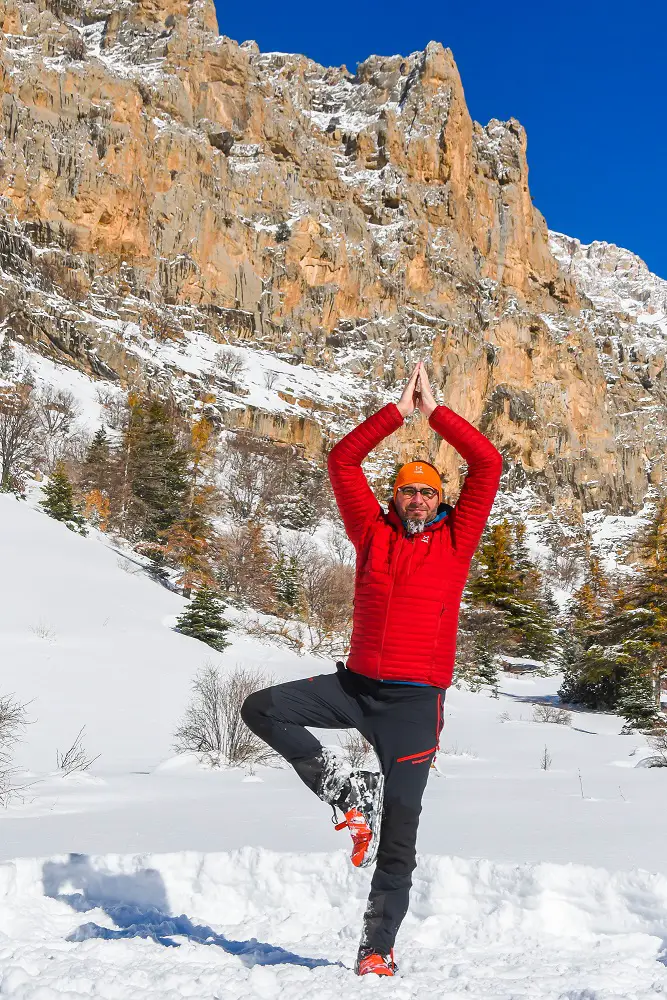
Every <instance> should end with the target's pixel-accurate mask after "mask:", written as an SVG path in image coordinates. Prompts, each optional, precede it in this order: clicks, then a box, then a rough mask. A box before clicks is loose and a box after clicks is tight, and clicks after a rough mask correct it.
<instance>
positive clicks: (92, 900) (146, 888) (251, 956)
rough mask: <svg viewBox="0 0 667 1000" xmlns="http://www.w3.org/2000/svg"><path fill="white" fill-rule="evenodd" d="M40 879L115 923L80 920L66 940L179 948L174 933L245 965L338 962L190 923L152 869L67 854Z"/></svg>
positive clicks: (80, 909) (50, 890)
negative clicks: (110, 867)
mask: <svg viewBox="0 0 667 1000" xmlns="http://www.w3.org/2000/svg"><path fill="white" fill-rule="evenodd" d="M42 883H43V885H44V895H45V896H49V897H50V898H51V899H57V900H59V901H60V902H62V903H67V904H68V905H69V906H71V907H72V909H73V910H75V911H76V912H77V913H87V912H88V911H89V910H96V909H100V910H103V911H104V913H106V914H107V916H108V917H110V918H111V919H112V920H113V922H114V924H115V925H116V927H115V928H110V927H102V926H101V925H100V924H96V923H93V922H91V923H86V924H81V926H80V927H77V929H76V930H75V931H74V932H73V933H72V934H70V935H69V937H68V938H67V940H68V941H87V940H89V939H91V938H102V939H103V940H110V941H115V940H118V939H119V938H135V937H140V938H150V940H152V941H155V943H156V944H160V945H163V946H164V947H165V948H178V947H180V942H178V941H175V940H174V938H175V937H184V938H186V939H187V940H188V941H194V942H195V943H197V944H206V945H215V946H216V947H217V948H222V950H223V951H225V952H227V953H228V954H229V955H236V956H238V958H240V960H241V961H242V962H243V964H244V965H246V966H248V967H251V966H253V965H282V964H287V965H303V966H305V967H306V968H308V969H314V968H316V967H317V966H320V965H340V963H339V962H329V961H328V960H327V959H325V958H303V957H302V956H300V955H295V954H294V953H293V952H291V951H286V950H285V949H284V948H280V947H278V946H277V945H272V944H266V943H263V942H261V941H257V939H256V938H250V939H249V940H248V941H232V940H230V939H229V938H227V937H225V936H224V935H223V934H218V933H217V932H216V931H214V930H213V929H212V928H211V927H207V926H205V925H202V924H195V923H193V922H192V920H190V918H189V917H186V916H185V914H181V915H180V916H172V915H170V913H169V904H168V900H167V892H166V889H165V885H164V882H163V881H162V876H161V875H160V873H159V872H158V871H156V870H155V869H152V868H145V869H144V870H143V871H138V872H134V873H133V874H122V873H118V874H110V873H108V872H101V871H96V870H95V869H94V868H93V866H92V865H91V863H90V858H89V857H88V856H87V855H85V854H70V855H69V858H68V860H67V861H46V862H45V863H44V867H43V869H42ZM62 889H65V891H64V892H62V891H61V890H62Z"/></svg>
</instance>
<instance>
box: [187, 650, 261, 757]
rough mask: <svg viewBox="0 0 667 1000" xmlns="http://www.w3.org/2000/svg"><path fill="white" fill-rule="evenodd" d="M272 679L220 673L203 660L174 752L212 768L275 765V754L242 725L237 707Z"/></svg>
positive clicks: (249, 672)
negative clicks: (191, 755) (195, 756)
mask: <svg viewBox="0 0 667 1000" xmlns="http://www.w3.org/2000/svg"><path fill="white" fill-rule="evenodd" d="M272 683H273V678H272V677H270V676H268V675H267V674H264V673H263V672H262V671H261V670H253V669H251V668H248V667H241V666H237V667H235V668H234V669H233V670H232V671H230V672H229V673H225V674H221V673H220V671H219V670H218V669H217V667H215V666H213V664H212V663H211V662H210V661H207V662H206V664H205V665H204V667H203V668H202V669H201V670H200V671H199V673H198V674H197V676H196V677H195V679H194V681H193V683H192V700H191V701H190V704H189V705H188V707H187V708H186V710H185V715H184V716H183V719H182V721H181V723H180V725H179V727H178V729H177V730H176V732H175V734H174V750H175V751H176V753H197V754H200V755H201V756H202V757H203V758H205V759H206V760H207V761H208V762H209V764H211V765H212V766H214V767H220V766H223V765H224V766H227V767H238V766H239V765H254V764H272V763H277V760H278V755H277V754H276V752H275V750H272V749H271V747H269V746H267V745H266V743H264V741H263V740H261V739H260V738H259V736H256V735H255V734H254V733H253V732H251V730H250V729H248V727H247V726H246V724H245V722H244V721H243V719H242V718H241V707H242V705H243V702H244V701H245V700H246V698H247V697H248V695H250V694H252V693H253V691H259V690H260V689H261V688H264V687H268V686H269V685H271V684H272Z"/></svg>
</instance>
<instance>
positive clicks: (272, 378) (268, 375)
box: [264, 371, 280, 389]
mask: <svg viewBox="0 0 667 1000" xmlns="http://www.w3.org/2000/svg"><path fill="white" fill-rule="evenodd" d="M279 377H280V375H279V373H278V372H270V371H266V372H264V388H265V389H273V387H274V385H275V384H276V382H277V381H278V379H279Z"/></svg>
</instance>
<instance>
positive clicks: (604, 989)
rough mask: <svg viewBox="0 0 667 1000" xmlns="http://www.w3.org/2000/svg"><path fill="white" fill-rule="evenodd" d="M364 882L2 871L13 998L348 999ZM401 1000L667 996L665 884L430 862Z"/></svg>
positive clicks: (178, 872)
mask: <svg viewBox="0 0 667 1000" xmlns="http://www.w3.org/2000/svg"><path fill="white" fill-rule="evenodd" d="M367 883H368V876H367V875H366V874H364V873H360V872H358V871H356V870H353V869H352V868H351V867H350V865H349V862H348V861H347V859H346V857H345V855H344V852H342V851H340V852H336V853H333V854H277V853H273V852H271V851H267V850H261V849H260V850H258V849H250V848H244V849H242V850H239V851H235V852H231V853H228V854H197V853H194V852H190V853H179V854H167V855H146V856H136V855H134V856H132V855H125V856H124V855H108V856H104V857H91V856H87V855H64V856H60V857H53V858H49V859H42V860H40V859H23V860H18V861H13V862H8V863H5V864H4V865H2V866H0V996H11V997H12V998H14V1000H51V998H54V1000H55V998H58V1000H61V998H64V997H67V998H69V1000H74V998H78V997H82V996H86V997H89V996H102V997H106V998H109V1000H115V998H119V1000H120V998H122V1000H135V998H139V997H142V998H151V997H156V998H157V997H160V998H161V1000H175V998H180V997H190V996H193V997H194V996H196V997H197V998H198V1000H208V998H211V1000H212V998H214V997H215V998H218V1000H223V998H225V1000H227V998H230V1000H231V998H241V997H244V998H246V997H278V998H280V997H285V998H288V997H289V998H292V997H295V996H298V995H302V994H303V992H304V991H305V990H308V991H309V992H310V995H311V996H313V997H317V998H318V1000H334V998H336V1000H338V998H339V997H340V996H341V994H342V993H344V992H345V991H347V990H350V989H355V991H357V992H359V991H360V992H361V994H362V995H366V994H369V993H371V992H373V993H374V992H375V990H376V989H377V988H378V983H377V981H373V982H371V981H369V980H363V981H358V980H355V979H353V973H352V971H351V966H352V962H353V959H354V954H355V951H356V945H357V934H358V929H359V925H360V918H361V912H362V908H363V905H364V902H365V897H366V893H367V888H368V884H367ZM397 952H398V958H399V961H400V965H401V976H400V978H398V979H396V980H395V981H393V982H391V983H383V984H382V988H383V989H386V990H388V991H389V993H390V994H391V995H392V996H396V997H401V998H406V1000H407V998H412V997H415V998H416V997H419V998H420V1000H421V998H423V997H438V998H441V997H459V996H461V997H462V996H465V997H467V998H468V1000H474V998H477V997H479V998H482V997H484V998H485V1000H486V998H488V997H489V996H493V997H497V998H508V1000H509V998H510V997H517V996H522V997H540V998H547V997H554V998H568V1000H575V998H576V1000H584V998H586V1000H596V998H600V1000H602V998H611V997H615V998H619V997H628V998H629V997H632V998H639V997H642V998H643V997H649V996H652V997H653V996H655V995H656V994H657V993H663V992H665V991H667V968H666V967H665V955H666V954H667V877H665V876H662V875H652V874H649V873H648V872H643V871H639V870H635V871H629V872H619V873H616V874H610V873H609V872H606V871H604V870H602V869H596V868H587V867H584V866H581V865H553V864H536V865H507V864H493V863H491V862H488V861H471V860H463V859H460V858H453V857H435V856H427V857H424V858H422V859H421V864H420V866H419V868H418V870H417V872H416V879H415V892H414V901H413V907H412V909H411V912H410V914H409V915H408V917H407V919H406V922H405V924H404V926H403V928H402V930H401V933H400V937H399V941H398V946H397Z"/></svg>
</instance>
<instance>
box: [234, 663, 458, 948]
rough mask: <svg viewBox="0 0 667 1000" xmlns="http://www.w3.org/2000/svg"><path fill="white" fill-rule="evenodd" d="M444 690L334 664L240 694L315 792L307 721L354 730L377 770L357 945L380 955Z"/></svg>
mask: <svg viewBox="0 0 667 1000" xmlns="http://www.w3.org/2000/svg"><path fill="white" fill-rule="evenodd" d="M444 697H445V691H444V689H442V688H436V687H421V686H420V687H417V686H412V685H410V684H386V683H382V682H381V681H376V680H373V679H371V678H368V677H364V676H362V675H361V674H355V673H353V672H352V671H350V670H347V669H346V667H345V666H344V665H343V664H342V663H339V664H337V665H336V673H333V674H320V675H319V676H317V677H309V678H307V679H304V680H298V681H290V682H288V683H286V684H277V685H276V686H275V687H270V688H266V689H264V690H263V691H256V692H255V693H254V694H251V695H250V696H249V698H247V699H246V701H245V703H244V705H243V709H242V716H243V719H244V721H245V723H246V725H247V726H248V727H249V728H250V729H252V731H253V732H254V733H256V734H257V735H258V736H260V737H261V738H262V739H263V740H264V741H265V742H266V743H268V744H269V746H272V747H273V748H274V750H276V751H277V752H278V753H279V754H281V756H282V757H284V758H285V759H286V760H287V761H289V763H290V764H292V765H293V766H294V768H295V770H296V771H297V774H299V776H300V777H301V778H302V780H303V781H304V782H305V783H306V784H307V785H308V786H309V787H310V788H311V789H312V790H313V791H315V790H316V788H317V784H318V777H319V775H318V774H317V773H316V772H315V771H313V770H312V769H311V767H310V764H309V765H308V766H306V767H305V768H300V767H299V765H300V764H301V763H302V762H311V761H312V759H313V758H314V757H317V755H318V754H320V753H321V751H322V745H321V743H320V742H319V741H318V740H317V739H316V738H315V737H314V736H313V734H312V733H309V732H308V730H307V729H306V728H305V727H306V726H313V727H315V728H319V729H357V730H358V731H359V732H360V733H362V735H363V736H365V737H366V739H367V740H368V742H369V743H370V744H371V746H372V747H373V749H374V750H375V752H376V754H377V756H378V760H379V761H380V766H381V768H382V771H383V773H384V779H385V787H384V810H383V816H382V829H381V833H380V843H379V847H378V854H377V861H376V867H375V872H374V874H373V879H372V882H371V891H370V895H369V898H368V905H367V907H366V913H365V915H364V927H363V932H362V936H361V946H362V947H364V948H370V949H372V951H374V952H378V953H379V954H382V955H386V954H388V953H389V951H390V950H391V948H393V946H394V940H395V938H396V934H397V932H398V928H399V927H400V925H401V922H402V920H403V918H404V916H405V914H406V913H407V909H408V900H409V895H410V887H411V885H412V872H413V871H414V869H415V866H416V863H417V862H416V850H415V845H416V840H417V827H418V825H419V815H420V813H421V803H422V796H423V794H424V789H425V787H426V782H427V779H428V775H429V769H430V766H431V763H432V761H433V758H434V755H435V751H436V749H437V746H438V741H439V736H440V730H441V729H442V724H443V719H444V711H443V707H444V706H443V703H444Z"/></svg>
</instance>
